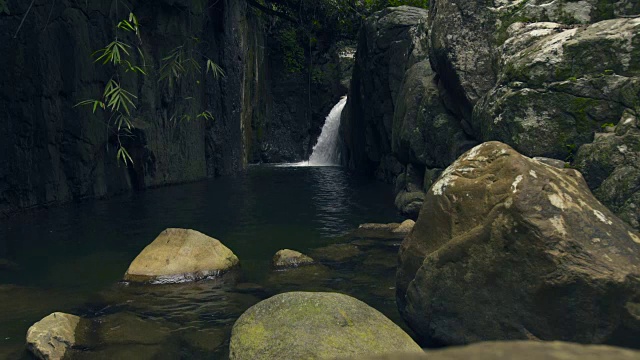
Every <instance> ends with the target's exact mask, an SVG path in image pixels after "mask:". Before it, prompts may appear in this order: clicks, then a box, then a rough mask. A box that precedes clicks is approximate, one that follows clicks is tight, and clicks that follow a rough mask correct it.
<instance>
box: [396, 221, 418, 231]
mask: <svg viewBox="0 0 640 360" xmlns="http://www.w3.org/2000/svg"><path fill="white" fill-rule="evenodd" d="M415 224H416V222H415V221H413V220H411V219H408V220H405V221H403V222H402V224H400V226H398V227H397V228H395V229H394V230H393V233H395V234H408V233H410V232H411V229H413V226H414V225H415Z"/></svg>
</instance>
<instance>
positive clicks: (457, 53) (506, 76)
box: [341, 0, 640, 228]
mask: <svg viewBox="0 0 640 360" xmlns="http://www.w3.org/2000/svg"><path fill="white" fill-rule="evenodd" d="M634 4H635V3H633V4H632V2H628V1H623V0H620V1H612V2H601V1H595V0H594V1H581V2H580V4H578V3H576V2H575V1H570V0H558V1H554V2H553V4H548V3H546V2H541V1H537V0H524V1H521V0H518V1H515V0H514V1H489V2H486V1H480V0H477V1H476V0H474V1H466V2H463V3H458V2H453V1H451V0H434V1H432V2H431V5H430V11H429V13H428V15H427V13H426V12H425V11H422V10H420V9H416V8H410V7H398V8H394V9H386V10H383V11H381V12H378V13H376V14H374V15H373V16H371V17H370V18H369V19H367V21H366V25H365V26H364V27H363V28H362V29H361V34H360V40H359V44H358V52H357V54H356V66H355V67H354V72H353V79H352V82H351V89H350V97H349V101H348V103H347V106H346V108H345V111H344V112H343V116H342V123H341V137H342V140H343V145H344V149H343V154H344V156H343V163H344V164H345V165H347V166H349V167H350V168H352V169H355V170H360V171H363V172H369V173H374V172H375V174H376V175H377V176H378V177H379V178H382V179H384V180H387V181H389V182H392V181H393V182H395V184H396V192H397V194H398V195H397V197H396V206H397V207H398V208H399V209H400V210H401V211H402V212H403V213H405V214H406V215H407V216H411V217H417V216H418V212H419V211H420V207H421V204H422V202H423V199H424V192H425V191H426V190H427V189H429V187H430V186H431V185H432V184H433V182H434V180H436V178H437V177H438V175H439V174H440V173H441V172H442V170H443V169H445V168H447V167H448V166H449V165H451V163H452V162H453V161H454V160H455V159H456V158H458V156H459V155H461V154H462V153H463V152H464V151H465V150H467V149H469V148H471V147H472V146H474V145H475V144H477V143H482V142H488V141H493V140H497V141H501V142H503V143H506V144H508V145H510V146H512V147H513V148H514V149H516V150H517V151H519V152H521V153H522V154H524V155H526V156H530V157H547V158H553V160H551V161H549V160H545V161H547V162H552V163H560V165H559V166H560V167H563V166H567V167H575V168H576V169H578V170H580V171H581V172H582V173H583V174H584V177H585V179H586V181H587V183H588V184H589V185H590V188H591V190H593V191H594V193H595V195H596V197H597V198H598V200H600V201H602V202H603V203H604V204H605V205H607V206H608V207H609V208H610V209H612V210H613V211H614V212H615V213H616V214H617V215H618V216H620V217H622V218H623V219H624V220H625V221H627V222H628V223H629V224H631V225H632V226H634V227H636V228H638V227H639V226H640V225H639V224H640V210H639V209H640V207H638V204H637V202H638V199H639V197H640V191H639V190H638V186H637V184H638V179H640V171H639V170H638V169H639V168H640V165H639V164H638V161H637V159H638V156H639V155H638V154H639V150H638V146H637V144H638V143H639V142H640V140H639V138H638V133H637V127H638V121H637V119H638V118H639V116H638V115H639V113H638V111H639V110H640V107H639V106H638V99H639V98H640V78H639V74H640V72H639V69H640V63H639V62H638V61H637V59H638V56H637V54H638V49H639V47H640V18H639V17H638V12H639V11H640V9H639V8H638V7H637V6H636V5H634Z"/></svg>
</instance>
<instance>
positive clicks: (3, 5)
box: [0, 0, 11, 15]
mask: <svg viewBox="0 0 640 360" xmlns="http://www.w3.org/2000/svg"><path fill="white" fill-rule="evenodd" d="M1 14H7V15H11V12H10V11H9V5H7V0H0V15H1Z"/></svg>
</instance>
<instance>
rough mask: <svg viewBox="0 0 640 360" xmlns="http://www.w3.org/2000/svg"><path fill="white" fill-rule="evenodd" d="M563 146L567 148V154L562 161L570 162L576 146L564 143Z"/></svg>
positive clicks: (573, 157) (574, 154)
mask: <svg viewBox="0 0 640 360" xmlns="http://www.w3.org/2000/svg"><path fill="white" fill-rule="evenodd" d="M565 147H566V148H567V153H568V154H569V155H567V157H566V158H565V159H564V161H566V162H568V163H570V162H572V161H573V160H574V159H575V156H576V151H577V149H578V146H577V145H576V144H566V145H565Z"/></svg>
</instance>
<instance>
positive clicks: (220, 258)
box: [124, 229, 239, 283]
mask: <svg viewBox="0 0 640 360" xmlns="http://www.w3.org/2000/svg"><path fill="white" fill-rule="evenodd" d="M238 263H239V261H238V257H236V255H235V254H234V253H233V252H232V251H231V250H229V248H227V247H226V246H224V245H223V244H222V243H221V242H220V241H218V240H216V239H214V238H212V237H209V236H207V235H204V234H202V233H200V232H198V231H195V230H189V229H167V230H165V231H163V232H162V233H161V234H160V235H158V237H157V238H156V239H155V240H154V241H153V242H152V243H151V244H149V245H148V246H147V247H145V248H144V250H142V252H141V253H140V254H139V255H138V256H137V257H136V258H135V259H134V260H133V262H132V263H131V265H130V266H129V269H127V272H126V273H125V275H124V280H126V281H133V282H151V283H179V282H187V281H195V280H200V279H204V278H208V277H215V276H219V275H222V274H223V273H225V272H227V271H229V270H231V269H232V268H234V267H235V266H237V265H238Z"/></svg>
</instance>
